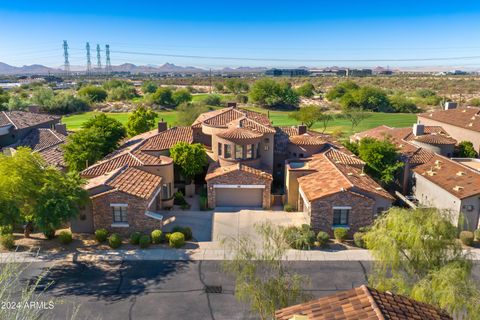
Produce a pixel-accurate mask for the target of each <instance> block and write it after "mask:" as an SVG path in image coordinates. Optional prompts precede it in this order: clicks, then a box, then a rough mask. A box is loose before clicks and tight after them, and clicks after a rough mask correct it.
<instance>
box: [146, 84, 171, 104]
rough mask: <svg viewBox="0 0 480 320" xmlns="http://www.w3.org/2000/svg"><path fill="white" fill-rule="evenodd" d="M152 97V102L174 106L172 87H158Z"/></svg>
mask: <svg viewBox="0 0 480 320" xmlns="http://www.w3.org/2000/svg"><path fill="white" fill-rule="evenodd" d="M150 99H151V101H152V103H154V104H157V105H160V106H165V107H172V106H174V105H175V102H174V101H173V92H172V89H170V88H167V87H160V88H158V89H157V91H155V93H153V94H152V95H151V97H150Z"/></svg>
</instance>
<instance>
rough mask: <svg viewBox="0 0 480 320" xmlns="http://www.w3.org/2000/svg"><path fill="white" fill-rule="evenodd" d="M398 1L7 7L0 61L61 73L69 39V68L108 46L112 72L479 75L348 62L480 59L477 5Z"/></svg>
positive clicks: (0, 21) (0, 24)
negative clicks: (363, 70) (173, 67)
mask: <svg viewBox="0 0 480 320" xmlns="http://www.w3.org/2000/svg"><path fill="white" fill-rule="evenodd" d="M394 2H395V3H394V4H388V2H387V1H368V2H367V1H346V0H345V1H342V2H337V1H305V0H297V1H260V0H257V1H250V0H244V1H237V2H232V1H216V0H210V1H155V2H153V1H142V0H136V1H128V2H127V1H125V2H123V1H91V0H83V1H56V0H52V1H28V0H24V1H6V0H3V1H0V30H2V31H1V33H0V34H1V37H0V61H1V62H5V63H8V64H12V65H24V64H33V63H40V64H45V65H49V66H60V65H61V64H62V63H63V57H62V54H63V52H62V48H61V45H62V41H63V40H68V43H69V46H70V56H71V58H70V62H71V64H72V65H85V63H86V62H85V60H86V59H85V49H84V48H85V43H86V42H87V41H89V42H90V45H91V47H92V48H94V47H95V46H96V44H97V43H98V44H100V45H101V46H102V48H104V45H105V44H107V43H108V44H110V47H111V51H112V54H111V59H112V64H114V65H117V64H121V63H124V62H131V63H135V64H156V65H160V64H163V63H165V62H171V63H175V64H179V65H193V66H199V67H204V68H210V67H211V68H220V67H225V66H234V67H236V66H246V65H249V66H258V65H263V66H279V67H282V66H283V67H294V66H303V65H306V66H319V67H323V66H332V65H342V66H356V67H362V66H365V67H368V66H376V65H382V66H387V65H388V66H391V67H397V66H403V67H407V66H408V67H415V66H445V67H451V68H455V67H459V66H462V67H468V68H480V58H472V59H463V60H443V61H342V60H375V59H381V60H388V59H390V60H395V59H424V58H450V57H467V56H480V43H477V42H475V40H476V37H477V36H478V35H479V34H480V2H477V1H441V0H440V1H430V0H424V1H421V0H417V1H410V0H403V1H399V0H397V1H394ZM127 52H135V54H129V53H127ZM146 53H148V54H156V55H147V54H146ZM102 54H103V52H102ZM162 54H165V55H174V56H175V55H180V56H182V55H187V56H200V57H202V58H193V57H188V58H187V57H174V56H162ZM92 55H93V56H94V55H95V53H94V52H92ZM208 57H225V58H226V59H218V58H208ZM231 57H237V58H251V59H263V60H261V61H255V60H242V59H239V60H236V59H231V60H229V59H228V58H231ZM275 60H277V61H275ZM278 60H281V61H278ZM287 60H292V61H287ZM293 60H294V61H293ZM312 60H316V61H312ZM319 60H331V61H319Z"/></svg>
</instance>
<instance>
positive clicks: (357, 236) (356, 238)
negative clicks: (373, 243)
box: [353, 232, 366, 249]
mask: <svg viewBox="0 0 480 320" xmlns="http://www.w3.org/2000/svg"><path fill="white" fill-rule="evenodd" d="M363 237H365V233H363V232H355V233H354V234H353V242H354V243H355V245H356V246H357V247H359V248H364V249H365V248H366V245H365V239H364V238H363Z"/></svg>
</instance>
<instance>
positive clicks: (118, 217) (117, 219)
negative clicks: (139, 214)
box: [112, 205, 128, 223]
mask: <svg viewBox="0 0 480 320" xmlns="http://www.w3.org/2000/svg"><path fill="white" fill-rule="evenodd" d="M112 214H113V223H127V222H128V220H127V205H112Z"/></svg>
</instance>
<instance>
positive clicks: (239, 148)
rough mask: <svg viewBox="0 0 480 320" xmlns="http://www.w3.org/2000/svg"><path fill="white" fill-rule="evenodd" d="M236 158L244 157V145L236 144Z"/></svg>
mask: <svg viewBox="0 0 480 320" xmlns="http://www.w3.org/2000/svg"><path fill="white" fill-rule="evenodd" d="M235 159H243V146H239V145H235Z"/></svg>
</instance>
